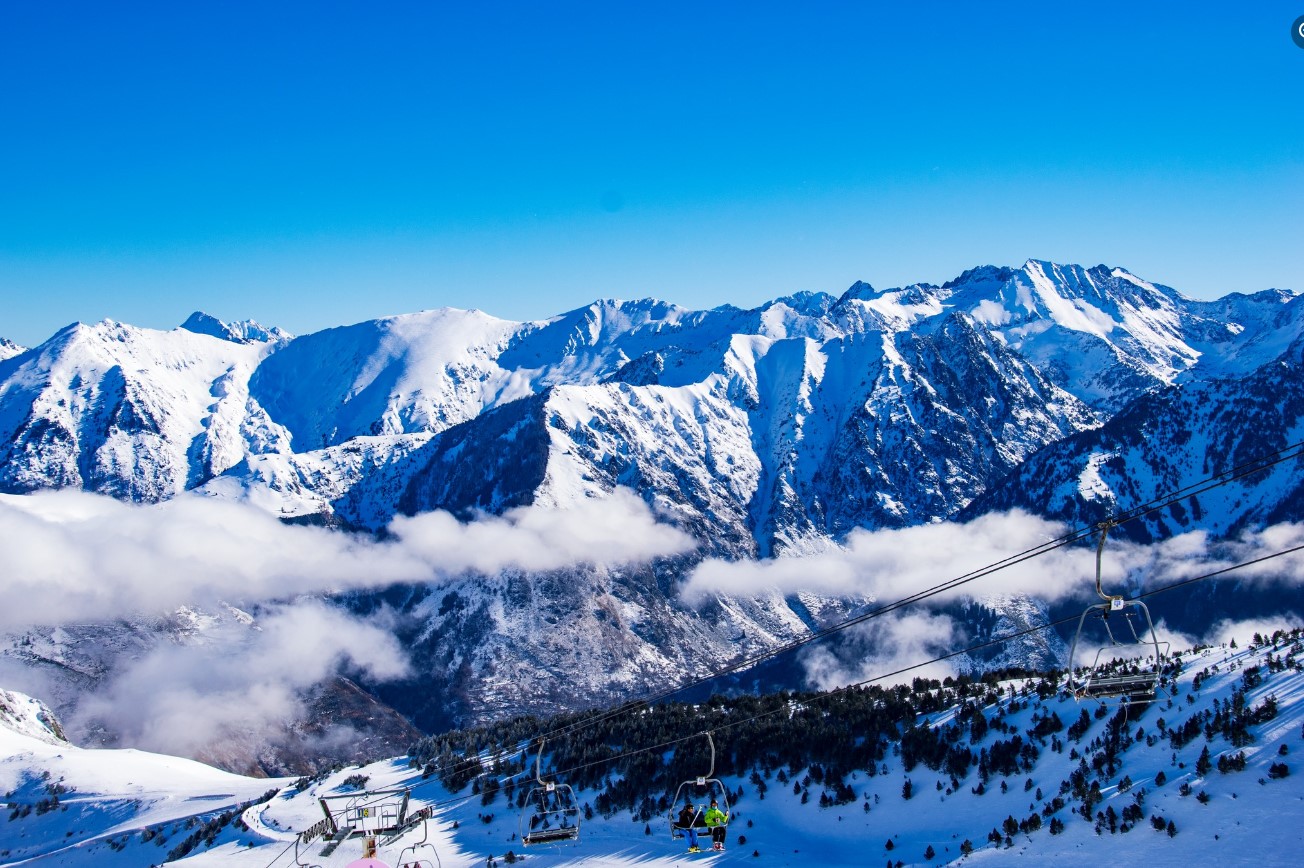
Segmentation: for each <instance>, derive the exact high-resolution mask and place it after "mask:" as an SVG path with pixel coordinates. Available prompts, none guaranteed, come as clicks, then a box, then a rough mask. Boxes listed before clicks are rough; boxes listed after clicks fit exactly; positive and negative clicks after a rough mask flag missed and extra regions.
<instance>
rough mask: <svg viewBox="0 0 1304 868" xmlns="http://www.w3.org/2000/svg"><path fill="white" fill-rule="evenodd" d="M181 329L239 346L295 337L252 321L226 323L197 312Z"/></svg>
mask: <svg viewBox="0 0 1304 868" xmlns="http://www.w3.org/2000/svg"><path fill="white" fill-rule="evenodd" d="M181 328H183V329H185V330H186V331H191V332H195V333H196V334H201V335H212V336H213V337H215V338H221V339H222V340H225V341H231V342H232V343H237V344H252V343H259V342H262V341H288V340H289V339H290V338H292V337H294V335H292V334H290V333H289V332H287V331H285V330H284V329H281V328H277V327H276V326H271V327H268V326H264V325H260V324H259V323H257V322H255V321H254V320H251V319H246V320H241V321H240V322H233V323H226V322H222V321H221V320H220V319H218V318H217V317H215V316H212V315H210V314H206V313H204V312H203V311H200V310H197V311H195V312H194V313H192V314H191V315H190V316H189V317H188V318H187V319H186V321H185V322H183V323H182V324H181Z"/></svg>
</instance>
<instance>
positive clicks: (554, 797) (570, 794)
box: [520, 740, 580, 846]
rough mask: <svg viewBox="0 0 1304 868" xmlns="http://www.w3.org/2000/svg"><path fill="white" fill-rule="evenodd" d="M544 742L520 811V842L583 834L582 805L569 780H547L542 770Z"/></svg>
mask: <svg viewBox="0 0 1304 868" xmlns="http://www.w3.org/2000/svg"><path fill="white" fill-rule="evenodd" d="M543 745H544V742H543V741H542V740H540V742H539V753H538V755H537V756H536V757H535V760H534V780H535V785H534V786H533V787H532V788H531V789H530V794H529V796H528V797H527V799H526V802H525V810H524V811H523V812H522V813H521V828H520V831H521V843H522V844H524V845H527V846H529V845H531V844H557V843H562V842H565V841H576V840H578V839H579V837H580V806H579V802H578V801H577V800H576V798H575V791H574V790H573V789H571V787H570V785H569V784H559V783H557V782H555V781H545V780H544V779H543V774H542V763H543Z"/></svg>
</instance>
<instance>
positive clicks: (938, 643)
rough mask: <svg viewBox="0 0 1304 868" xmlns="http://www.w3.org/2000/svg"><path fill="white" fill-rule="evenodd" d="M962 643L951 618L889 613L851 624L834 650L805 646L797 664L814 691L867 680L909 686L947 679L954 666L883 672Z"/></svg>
mask: <svg viewBox="0 0 1304 868" xmlns="http://www.w3.org/2000/svg"><path fill="white" fill-rule="evenodd" d="M962 642H963V637H961V636H960V635H959V631H958V629H957V627H956V624H955V622H954V621H953V620H952V619H951V618H950V617H948V616H946V615H940V614H932V613H929V612H924V611H919V612H910V613H908V614H904V615H900V616H898V615H895V614H893V615H886V616H884V617H881V618H875V619H874V620H872V621H868V622H866V623H864V624H861V625H858V626H856V627H853V628H851V629H850V630H849V631H848V637H847V639H846V641H844V642H843V643H841V644H839V645H838V646H837V648H836V650H835V649H833V648H830V647H828V646H826V645H813V646H809V647H808V648H807V649H806V650H805V651H804V652H803V653H802V655H801V662H802V665H803V666H804V667H805V668H806V680H807V681H808V683H810V685H811V686H813V687H814V688H815V689H817V690H833V689H835V688H838V687H843V686H845V685H847V684H858V683H860V682H862V681H865V680H867V679H871V678H872V679H875V681H874V683H875V684H879V685H883V686H888V685H891V684H909V683H910V682H911V681H913V680H914V679H915V678H939V679H940V678H945V677H946V676H948V675H954V674H955V670H954V669H953V667H952V666H951V665H950V664H949V663H947V662H945V661H943V662H935V663H928V664H926V665H924V666H920V667H919V668H917V669H911V670H910V671H909V672H903V673H901V674H899V675H896V676H892V677H887V678H885V677H884V676H885V675H887V674H888V673H893V672H897V671H898V670H900V669H905V668H906V667H912V666H915V665H917V664H918V663H919V662H920V661H923V660H929V659H931V658H933V657H937V656H939V655H940V654H944V653H946V652H948V651H953V650H954V649H955V648H956V647H957V646H959V645H960V644H962Z"/></svg>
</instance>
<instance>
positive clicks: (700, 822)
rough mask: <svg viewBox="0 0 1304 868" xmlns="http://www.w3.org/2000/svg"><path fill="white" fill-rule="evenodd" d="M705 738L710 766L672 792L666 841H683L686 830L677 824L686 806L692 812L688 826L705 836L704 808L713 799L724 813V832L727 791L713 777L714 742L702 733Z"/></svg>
mask: <svg viewBox="0 0 1304 868" xmlns="http://www.w3.org/2000/svg"><path fill="white" fill-rule="evenodd" d="M702 734H703V735H705V736H706V740H707V742H708V743H709V744H710V746H711V765H710V768H709V769H707V772H706V774H705V775H702V776H701V777H697V778H692V779H691V780H687V781H684V782H683V783H682V784H680V785H679V788H678V789H677V790H675V797H674V799H673V800H672V801H671V802H670V837H671V838H672V839H678V838H683V837H685V836H686V835H687V831H688V830H687V827H686V826H685V825H684V824H683V823H682V822H681V819H680V814H681V813H682V812H683V809H684V807H685V806H687V805H691V806H692V807H693V809H694V811H693V818H692V825H693V827H694V828H695V829H696V830H697V831H698V834H700V835H703V836H708V835H709V834H710V832H709V830H708V828H707V825H706V810H707V806H708V805H709V804H710V803H711V801H712V800H713V799H714V800H715V801H716V802H717V804H718V805H719V808H720V810H721V812H723V813H724V815H725V817H726V820H725V823H724V828H725V829H726V830H727V829H728V819H727V818H728V817H729V814H730V812H729V790H728V789H726V788H725V785H724V784H723V783H722V782H721V781H720V780H718V779H717V778H716V777H715V738H714V737H713V736H712V734H711V733H709V732H704V733H702Z"/></svg>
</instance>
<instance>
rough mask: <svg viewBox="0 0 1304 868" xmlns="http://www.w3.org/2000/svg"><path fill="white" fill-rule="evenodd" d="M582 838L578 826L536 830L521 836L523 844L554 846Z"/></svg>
mask: <svg viewBox="0 0 1304 868" xmlns="http://www.w3.org/2000/svg"><path fill="white" fill-rule="evenodd" d="M579 836H580V830H579V827H578V826H557V827H554V828H551V829H535V830H534V831H531V832H526V833H525V834H524V835H522V836H521V843H522V844H554V843H557V842H559V841H573V840H575V839H576V838H578V837H579Z"/></svg>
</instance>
